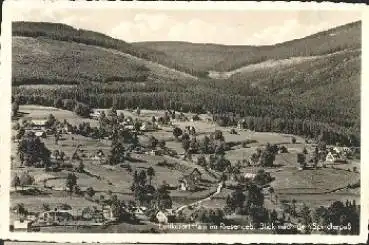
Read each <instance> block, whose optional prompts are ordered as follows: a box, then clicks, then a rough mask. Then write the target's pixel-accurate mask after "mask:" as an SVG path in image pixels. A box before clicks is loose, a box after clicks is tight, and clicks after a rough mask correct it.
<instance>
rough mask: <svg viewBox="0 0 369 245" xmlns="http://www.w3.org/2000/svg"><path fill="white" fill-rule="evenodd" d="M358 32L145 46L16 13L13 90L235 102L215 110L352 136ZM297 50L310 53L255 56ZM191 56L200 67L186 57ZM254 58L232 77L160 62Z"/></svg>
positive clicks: (111, 98) (356, 130)
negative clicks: (266, 41)
mask: <svg viewBox="0 0 369 245" xmlns="http://www.w3.org/2000/svg"><path fill="white" fill-rule="evenodd" d="M360 33H361V24H360V22H357V23H353V24H348V25H345V26H342V27H338V28H335V29H332V30H329V31H327V32H323V33H318V34H316V35H313V36H310V37H307V38H304V39H300V40H293V41H290V42H286V43H283V44H278V45H275V46H268V47H267V46H263V47H245V46H237V47H234V46H222V45H212V44H204V45H202V44H199V45H192V44H187V43H180V45H179V46H180V47H183V49H180V48H179V49H178V52H177V53H176V54H175V53H173V52H175V50H176V48H175V47H178V43H166V47H167V49H166V50H162V48H158V47H159V46H160V47H164V46H165V45H164V43H159V44H160V45H157V44H155V43H154V44H153V43H151V44H150V45H146V44H147V43H146V44H145V45H143V46H145V47H144V48H142V47H137V46H142V44H133V45H132V44H129V43H126V42H124V41H121V40H116V39H112V38H110V37H107V36H105V35H102V34H99V33H95V32H88V31H83V30H77V29H74V28H72V27H68V26H66V25H61V24H50V23H24V22H20V23H15V24H14V25H13V34H14V35H15V37H13V85H14V86H13V97H14V99H18V100H19V101H20V103H22V104H25V103H28V104H42V105H54V100H55V99H57V98H61V99H74V100H76V101H79V102H83V103H85V104H88V105H89V106H91V107H103V108H108V107H112V106H113V105H114V106H115V107H117V109H123V108H136V107H137V106H139V107H141V108H147V109H166V108H172V109H176V110H181V111H193V112H197V113H202V112H206V111H211V112H214V113H219V114H223V113H226V112H233V113H234V114H235V116H234V117H232V118H228V120H227V118H223V117H220V118H221V120H222V121H223V123H226V124H234V123H236V121H237V120H238V119H239V118H241V117H247V118H249V120H250V122H252V123H250V125H249V127H250V128H252V129H255V130H258V131H277V132H285V133H295V134H300V135H306V136H307V137H311V138H317V137H318V136H322V135H323V136H324V137H325V140H326V141H327V142H329V143H336V142H341V143H344V144H354V145H358V144H359V143H360V138H359V136H360V76H361V75H360V69H361V44H360V42H361V36H360V35H361V34H360ZM86 44H87V45H86ZM162 45H163V46H162ZM194 47H196V48H194ZM152 49H157V51H152ZM138 50H139V51H138ZM168 50H172V51H173V52H172V51H171V52H169V51H168ZM181 50H182V51H181ZM196 50H197V51H196ZM230 50H234V51H232V52H231V51H230ZM235 50H237V51H235ZM242 50H243V51H242ZM247 50H248V51H247ZM195 51H196V52H195ZM241 51H242V52H241ZM181 52H182V53H181ZM125 54H128V55H125ZM146 55H148V56H146ZM151 55H153V56H154V57H155V59H154V58H152V56H151ZM312 55H314V57H312ZM298 56H305V57H311V59H310V58H309V59H306V60H303V61H301V62H290V63H289V64H288V65H283V66H282V65H278V64H277V65H275V66H273V67H263V66H262V65H258V64H259V63H258V62H260V61H263V60H265V59H267V60H269V59H275V60H278V59H284V58H292V57H298ZM315 56H317V57H315ZM135 57H141V58H143V59H144V60H142V59H137V58H135ZM191 57H192V58H193V62H192V63H193V66H194V67H195V66H196V67H197V68H198V69H197V70H196V72H193V71H195V69H194V68H190V67H189V66H187V64H190V63H191V62H190V60H191ZM211 57H212V58H211ZM181 58H182V59H181ZM162 59H163V60H162ZM155 61H158V63H156V62H155ZM210 63H211V65H210ZM250 63H255V64H256V66H255V67H256V68H255V67H254V68H253V69H245V70H243V71H241V72H238V73H235V74H233V75H232V76H231V77H230V78H228V79H210V78H206V77H202V78H200V79H197V80H196V79H191V78H190V77H189V76H185V75H184V74H182V73H178V72H176V71H175V70H173V69H169V68H166V67H163V66H160V65H159V64H170V65H168V67H176V68H177V69H178V70H181V68H180V67H185V68H186V69H189V70H190V71H191V72H189V73H192V74H203V72H204V71H205V70H207V69H218V70H220V71H221V70H229V69H234V68H238V67H240V66H245V65H247V64H250ZM173 64H175V65H173ZM177 64H181V65H180V66H177ZM221 64H225V65H221ZM260 64H261V63H260ZM217 67H218V68H217ZM219 67H221V68H219ZM182 70H183V69H182ZM45 84H46V85H45ZM224 121H226V122H224Z"/></svg>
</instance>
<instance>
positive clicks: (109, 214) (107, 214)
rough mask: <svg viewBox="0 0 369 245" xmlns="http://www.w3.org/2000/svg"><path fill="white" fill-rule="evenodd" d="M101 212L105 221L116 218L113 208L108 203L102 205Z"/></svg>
mask: <svg viewBox="0 0 369 245" xmlns="http://www.w3.org/2000/svg"><path fill="white" fill-rule="evenodd" d="M102 214H103V217H104V219H105V220H107V221H116V220H117V219H118V218H117V217H116V216H115V215H114V213H113V209H112V207H111V206H110V205H104V206H103V207H102Z"/></svg>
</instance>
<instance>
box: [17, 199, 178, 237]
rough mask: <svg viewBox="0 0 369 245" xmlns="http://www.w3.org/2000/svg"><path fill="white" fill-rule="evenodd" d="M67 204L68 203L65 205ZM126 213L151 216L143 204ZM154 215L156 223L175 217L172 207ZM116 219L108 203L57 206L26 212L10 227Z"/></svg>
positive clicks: (95, 223)
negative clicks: (79, 206)
mask: <svg viewBox="0 0 369 245" xmlns="http://www.w3.org/2000/svg"><path fill="white" fill-rule="evenodd" d="M65 206H68V205H65ZM124 210H125V211H126V212H127V213H131V214H133V215H134V217H135V218H136V219H138V220H141V221H149V220H150V219H151V217H150V216H149V215H148V209H147V208H146V207H144V206H142V207H134V208H133V209H132V210H130V211H128V209H124ZM154 217H155V218H156V220H155V221H156V222H157V223H161V224H167V223H168V222H169V221H170V220H174V219H175V213H174V211H173V210H172V209H166V210H158V211H157V212H156V213H155V214H154ZM116 221H118V217H117V216H116V215H115V213H114V212H113V208H112V207H111V206H110V205H102V206H101V207H100V208H99V209H98V208H96V207H95V208H85V209H83V210H80V209H73V208H72V207H70V206H68V207H62V206H60V205H59V206H58V207H55V208H54V209H52V210H48V211H43V212H40V213H32V214H28V215H26V216H24V217H22V218H19V219H16V220H15V221H14V222H13V225H12V229H13V230H14V231H32V230H35V227H43V226H63V225H87V226H99V225H105V224H108V223H114V222H116Z"/></svg>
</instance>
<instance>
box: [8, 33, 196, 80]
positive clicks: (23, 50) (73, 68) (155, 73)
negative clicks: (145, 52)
mask: <svg viewBox="0 0 369 245" xmlns="http://www.w3.org/2000/svg"><path fill="white" fill-rule="evenodd" d="M13 68H14V69H13V71H14V72H13V84H14V85H19V84H78V83H81V82H103V83H104V82H112V81H120V82H124V81H126V82H146V81H149V80H156V79H162V80H166V79H194V77H191V76H189V75H188V74H185V73H181V72H179V71H175V70H173V69H169V68H167V67H163V66H161V65H158V64H156V63H152V62H149V61H146V60H143V59H140V58H137V57H135V56H131V55H129V54H126V53H122V52H120V51H117V50H112V49H106V48H101V47H97V46H93V45H85V44H81V43H76V42H67V41H58V40H53V39H49V38H45V37H39V38H32V37H13Z"/></svg>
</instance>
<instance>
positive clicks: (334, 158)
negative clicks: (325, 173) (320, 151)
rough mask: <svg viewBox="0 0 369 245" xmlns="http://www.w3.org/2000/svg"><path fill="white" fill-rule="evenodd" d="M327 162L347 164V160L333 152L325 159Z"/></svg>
mask: <svg viewBox="0 0 369 245" xmlns="http://www.w3.org/2000/svg"><path fill="white" fill-rule="evenodd" d="M325 161H326V162H327V163H347V160H346V159H344V158H342V157H341V156H340V155H339V154H337V153H332V152H328V154H327V156H326V157H325Z"/></svg>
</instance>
